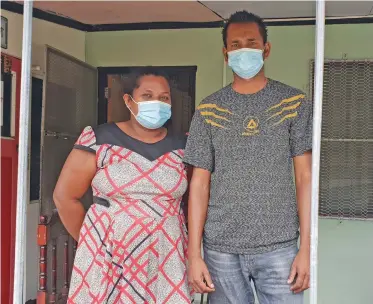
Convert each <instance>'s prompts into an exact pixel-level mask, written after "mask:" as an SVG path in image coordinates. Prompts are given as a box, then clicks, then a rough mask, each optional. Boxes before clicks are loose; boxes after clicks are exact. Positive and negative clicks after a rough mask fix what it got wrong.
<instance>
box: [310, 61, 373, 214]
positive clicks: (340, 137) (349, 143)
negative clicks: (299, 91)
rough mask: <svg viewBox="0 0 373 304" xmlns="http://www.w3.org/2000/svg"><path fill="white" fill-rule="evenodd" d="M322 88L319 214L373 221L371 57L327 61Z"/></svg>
mask: <svg viewBox="0 0 373 304" xmlns="http://www.w3.org/2000/svg"><path fill="white" fill-rule="evenodd" d="M310 70H311V77H310V80H311V81H310V88H311V89H310V93H311V96H313V90H314V88H313V85H314V84H313V82H314V61H312V62H311V69H310ZM323 87H324V93H323V118H322V131H321V137H322V139H321V160H320V208H319V210H320V211H319V212H320V216H323V217H332V218H352V219H373V60H326V61H325V65H324V86H323Z"/></svg>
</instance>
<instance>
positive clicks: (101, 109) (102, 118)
mask: <svg viewBox="0 0 373 304" xmlns="http://www.w3.org/2000/svg"><path fill="white" fill-rule="evenodd" d="M134 68H149V69H157V70H158V69H159V70H164V71H165V72H166V73H167V71H170V70H173V71H175V70H177V69H180V70H182V71H186V70H189V71H191V72H196V71H197V66H196V65H187V66H126V67H124V66H117V67H98V68H97V72H98V108H97V120H98V121H97V122H98V124H99V125H100V124H104V123H106V122H107V115H108V101H107V98H106V94H105V89H106V88H107V87H108V81H107V79H108V75H111V74H117V75H120V74H128V73H129V72H131V70H132V69H134ZM190 92H191V97H192V99H193V100H192V105H191V106H192V113H194V111H195V106H196V78H195V79H194V84H193V85H192V88H191V91H190Z"/></svg>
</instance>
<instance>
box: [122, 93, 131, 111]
mask: <svg viewBox="0 0 373 304" xmlns="http://www.w3.org/2000/svg"><path fill="white" fill-rule="evenodd" d="M123 100H124V103H125V104H126V107H127V108H131V103H130V100H131V98H130V96H129V95H128V94H124V95H123Z"/></svg>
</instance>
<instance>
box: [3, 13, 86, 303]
mask: <svg viewBox="0 0 373 304" xmlns="http://www.w3.org/2000/svg"><path fill="white" fill-rule="evenodd" d="M1 15H2V16H4V17H6V18H7V19H8V30H9V32H8V48H7V49H1V52H2V53H6V54H8V55H11V56H14V57H17V58H21V57H22V35H23V16H22V15H19V14H15V13H11V12H8V11H4V10H2V11H1ZM32 26H33V31H32V65H33V66H40V68H41V71H40V72H39V73H38V74H39V77H40V76H43V74H44V72H45V67H44V65H45V63H44V61H45V51H44V50H45V45H49V46H51V47H54V48H56V49H58V50H60V51H62V52H65V53H67V54H69V55H71V56H74V57H75V58H77V59H80V60H82V61H85V33H84V32H81V31H78V30H74V29H70V28H67V27H63V26H60V25H57V24H54V23H50V22H47V21H43V20H39V19H35V18H34V19H33V24H32ZM38 219H39V203H37V202H36V203H31V204H29V205H28V208H27V242H26V300H29V299H35V298H36V294H37V288H38V277H37V275H38V257H39V250H38V246H37V244H36V233H37V225H38Z"/></svg>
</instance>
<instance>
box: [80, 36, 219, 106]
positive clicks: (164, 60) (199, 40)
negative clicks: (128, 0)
mask: <svg viewBox="0 0 373 304" xmlns="http://www.w3.org/2000/svg"><path fill="white" fill-rule="evenodd" d="M220 32H221V30H220V29H193V30H157V31H127V32H101V33H87V36H86V39H87V41H86V43H87V45H86V56H87V57H86V59H87V62H88V63H90V64H92V65H94V66H144V65H158V66H177V65H179V66H183V65H184V66H187V65H197V66H198V69H197V79H196V82H197V87H196V100H197V102H199V101H200V100H201V99H202V98H203V97H206V96H208V95H209V94H211V93H213V92H214V91H216V90H218V89H220V88H221V87H222V83H223V55H222V43H221V41H220V40H221V39H220Z"/></svg>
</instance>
